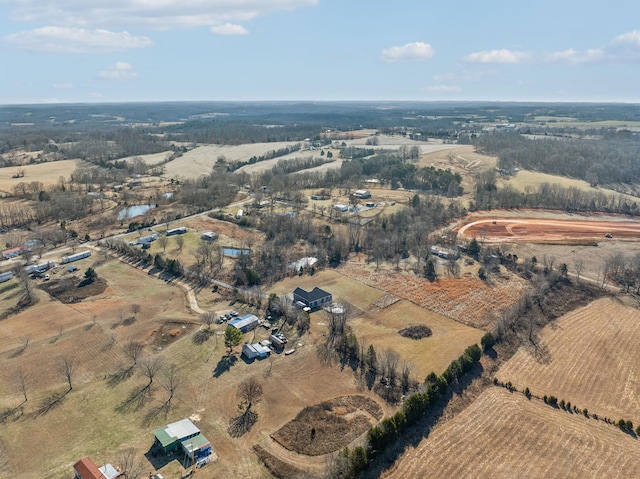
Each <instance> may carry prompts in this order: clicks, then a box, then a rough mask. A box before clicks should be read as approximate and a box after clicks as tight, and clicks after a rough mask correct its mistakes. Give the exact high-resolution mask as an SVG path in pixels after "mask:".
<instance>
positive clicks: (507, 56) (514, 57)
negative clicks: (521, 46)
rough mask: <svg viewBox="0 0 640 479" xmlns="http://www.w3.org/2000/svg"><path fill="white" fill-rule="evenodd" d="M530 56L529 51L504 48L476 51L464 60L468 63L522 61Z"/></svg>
mask: <svg viewBox="0 0 640 479" xmlns="http://www.w3.org/2000/svg"><path fill="white" fill-rule="evenodd" d="M528 58H529V54H528V53H525V52H519V51H515V50H507V49H506V48H504V49H502V50H491V51H483V52H474V53H471V54H469V55H467V56H466V57H464V59H463V60H464V61H465V62H468V63H520V62H521V61H524V60H527V59H528Z"/></svg>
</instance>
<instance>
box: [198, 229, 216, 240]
mask: <svg viewBox="0 0 640 479" xmlns="http://www.w3.org/2000/svg"><path fill="white" fill-rule="evenodd" d="M200 239H203V240H205V241H213V240H217V239H218V234H217V233H214V232H213V231H205V232H204V233H202V234H201V235H200Z"/></svg>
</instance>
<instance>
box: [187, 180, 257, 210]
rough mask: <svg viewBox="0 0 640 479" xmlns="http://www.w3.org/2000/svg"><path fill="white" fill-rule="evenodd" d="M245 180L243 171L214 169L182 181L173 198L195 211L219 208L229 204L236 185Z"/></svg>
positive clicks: (236, 189) (234, 193)
mask: <svg viewBox="0 0 640 479" xmlns="http://www.w3.org/2000/svg"><path fill="white" fill-rule="evenodd" d="M247 181H248V176H247V175H246V174H244V173H235V174H233V173H228V172H226V171H220V170H215V171H212V172H211V173H209V175H206V176H201V177H199V178H195V179H186V180H184V181H182V182H181V187H180V189H179V190H178V191H177V192H176V195H175V199H176V200H177V201H178V202H180V203H182V204H183V205H186V206H188V207H193V208H194V209H195V210H197V211H204V210H208V209H212V208H220V207H223V206H226V205H228V204H230V203H231V202H232V201H233V200H234V199H235V197H236V195H237V193H238V188H239V186H238V185H242V184H244V183H246V182H247Z"/></svg>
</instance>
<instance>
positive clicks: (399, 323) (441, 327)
mask: <svg viewBox="0 0 640 479" xmlns="http://www.w3.org/2000/svg"><path fill="white" fill-rule="evenodd" d="M349 324H350V326H351V328H352V330H353V331H354V332H355V334H356V336H357V337H358V340H360V341H362V342H364V344H373V346H374V347H375V348H376V351H380V352H382V351H384V350H385V349H387V348H389V349H392V350H394V351H396V352H397V353H398V354H399V355H400V357H401V358H402V360H403V361H406V362H407V363H410V364H411V365H413V371H412V375H413V376H415V378H416V379H417V380H418V381H423V380H424V378H425V377H426V376H427V374H429V373H430V372H432V371H433V372H435V373H436V374H441V373H442V371H444V370H445V369H446V368H447V366H448V365H449V364H450V363H451V361H453V360H454V359H457V358H458V357H459V356H460V354H462V352H463V351H464V350H465V348H467V347H468V346H469V345H471V344H474V343H479V342H480V338H481V337H482V335H483V334H484V331H481V330H479V329H475V328H471V327H469V326H465V325H463V324H460V323H458V322H456V321H453V320H452V319H449V318H447V317H445V316H442V315H441V314H438V313H434V312H432V311H430V310H428V309H424V308H421V307H420V306H418V305H416V304H413V303H411V302H409V301H407V300H400V301H398V302H396V303H394V304H392V305H391V306H388V307H386V308H384V309H381V310H379V311H370V312H367V313H365V314H363V315H360V316H358V317H357V318H355V319H354V320H353V321H350V322H349ZM420 324H424V325H426V326H428V327H429V328H430V329H431V331H432V335H431V336H430V337H428V338H422V339H411V338H406V337H402V336H401V335H400V334H398V331H399V330H401V329H403V328H406V327H408V326H413V325H420Z"/></svg>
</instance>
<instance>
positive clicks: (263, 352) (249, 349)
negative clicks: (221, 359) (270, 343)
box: [242, 343, 270, 359]
mask: <svg viewBox="0 0 640 479" xmlns="http://www.w3.org/2000/svg"><path fill="white" fill-rule="evenodd" d="M269 352H270V351H269V349H268V348H266V347H264V346H262V345H261V344H260V343H255V344H249V343H245V344H244V346H242V354H244V356H245V357H246V358H247V359H255V358H258V359H265V358H266V357H267V356H269Z"/></svg>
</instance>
